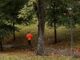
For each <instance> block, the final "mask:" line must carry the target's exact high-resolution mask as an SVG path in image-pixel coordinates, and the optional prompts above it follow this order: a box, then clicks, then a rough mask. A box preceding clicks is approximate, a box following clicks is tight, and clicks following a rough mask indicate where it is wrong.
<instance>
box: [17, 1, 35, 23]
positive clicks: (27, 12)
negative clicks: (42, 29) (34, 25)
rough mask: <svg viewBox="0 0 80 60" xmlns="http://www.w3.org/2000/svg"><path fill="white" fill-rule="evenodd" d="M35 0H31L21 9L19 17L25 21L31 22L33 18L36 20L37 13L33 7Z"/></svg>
mask: <svg viewBox="0 0 80 60" xmlns="http://www.w3.org/2000/svg"><path fill="white" fill-rule="evenodd" d="M34 1H35V0H29V1H28V2H27V3H26V4H25V5H24V7H23V8H22V9H21V10H20V11H19V15H18V18H22V19H23V21H24V23H26V24H29V23H30V22H31V21H32V20H35V18H36V15H35V11H34V7H33V2H34Z"/></svg>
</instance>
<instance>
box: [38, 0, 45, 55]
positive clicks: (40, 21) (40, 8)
mask: <svg viewBox="0 0 80 60" xmlns="http://www.w3.org/2000/svg"><path fill="white" fill-rule="evenodd" d="M37 3H38V6H37V10H38V46H37V55H44V29H45V20H44V3H43V1H42V0H38V1H37Z"/></svg>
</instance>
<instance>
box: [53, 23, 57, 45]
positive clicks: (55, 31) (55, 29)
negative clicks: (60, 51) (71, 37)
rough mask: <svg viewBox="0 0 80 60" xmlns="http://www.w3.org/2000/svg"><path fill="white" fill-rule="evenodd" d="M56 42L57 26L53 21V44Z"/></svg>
mask: <svg viewBox="0 0 80 60" xmlns="http://www.w3.org/2000/svg"><path fill="white" fill-rule="evenodd" d="M55 43H57V27H56V21H55V22H54V44H55Z"/></svg>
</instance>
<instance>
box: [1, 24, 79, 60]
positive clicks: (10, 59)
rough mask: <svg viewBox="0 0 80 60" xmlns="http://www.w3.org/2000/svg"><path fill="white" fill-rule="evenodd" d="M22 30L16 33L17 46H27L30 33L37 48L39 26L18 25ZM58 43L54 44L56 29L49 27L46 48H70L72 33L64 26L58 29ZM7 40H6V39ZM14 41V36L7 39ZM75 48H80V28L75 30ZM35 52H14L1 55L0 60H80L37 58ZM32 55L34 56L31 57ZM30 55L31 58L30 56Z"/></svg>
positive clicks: (76, 59) (54, 56) (72, 59)
mask: <svg viewBox="0 0 80 60" xmlns="http://www.w3.org/2000/svg"><path fill="white" fill-rule="evenodd" d="M17 26H18V27H19V28H20V31H19V32H16V42H15V43H16V44H20V45H21V44H22V45H23V44H24V45H26V43H27V42H26V39H25V34H26V33H27V32H28V31H30V32H31V33H32V34H33V41H32V44H33V46H34V47H35V48H36V46H37V25H36V24H32V25H29V26H24V25H17ZM57 39H58V41H59V42H58V43H57V44H53V41H54V28H51V27H47V26H46V29H45V47H46V48H48V47H49V48H57V49H61V48H70V45H71V44H70V31H69V28H66V27H64V26H61V27H58V28H57ZM4 40H5V39H4ZM7 40H10V41H12V36H11V37H10V36H9V38H8V39H7ZM73 47H74V48H80V27H79V26H76V27H75V28H74V43H73ZM32 53H33V52H30V53H29V52H27V51H26V52H25V51H20V50H19V51H15V52H14V51H12V52H10V51H9V52H3V53H0V60H80V59H79V58H72V57H69V56H57V55H53V56H42V57H41V56H36V55H35V54H32ZM31 54H32V55H31ZM28 55H29V56H28Z"/></svg>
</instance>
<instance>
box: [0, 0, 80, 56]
mask: <svg viewBox="0 0 80 60" xmlns="http://www.w3.org/2000/svg"><path fill="white" fill-rule="evenodd" d="M33 23H35V24H36V26H37V28H38V29H37V31H38V32H37V34H38V37H37V40H36V41H37V44H36V46H35V47H37V48H36V50H37V53H36V54H37V55H44V54H45V52H44V50H45V43H44V42H45V34H46V33H45V30H46V29H45V26H46V25H48V26H49V27H51V28H54V29H53V31H54V34H53V37H54V38H53V39H52V40H53V41H52V44H53V45H54V44H57V43H58V42H59V41H58V32H57V28H58V27H60V26H65V27H66V28H68V29H70V42H71V44H73V40H74V36H73V35H74V34H73V33H74V28H75V27H76V25H79V24H80V1H79V0H0V50H1V51H3V50H4V47H3V45H4V44H3V40H4V41H6V40H5V39H4V38H5V37H7V36H10V35H11V36H13V37H12V39H11V40H12V41H13V43H12V45H14V43H16V34H15V33H16V31H18V32H19V31H20V29H19V28H18V27H17V26H16V25H21V24H22V25H26V27H27V26H28V25H31V24H33ZM37 24H38V25H37ZM23 28H24V27H23ZM23 28H22V29H23ZM27 32H28V31H27ZM25 33H26V32H25ZM61 42H62V41H61ZM14 46H15V45H14ZM71 47H72V45H71Z"/></svg>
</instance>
